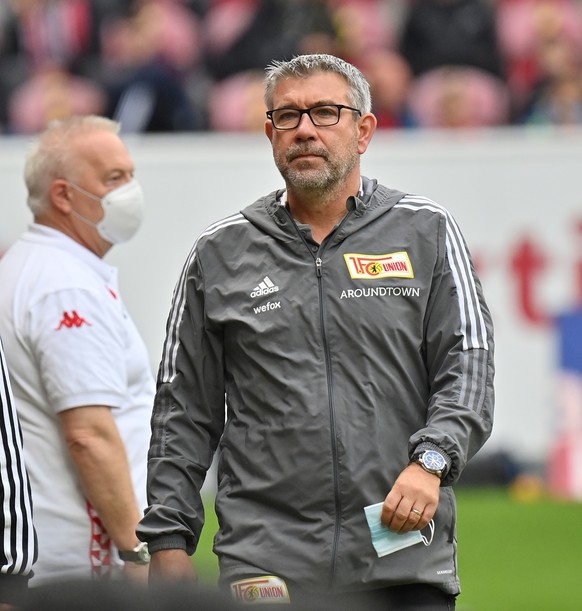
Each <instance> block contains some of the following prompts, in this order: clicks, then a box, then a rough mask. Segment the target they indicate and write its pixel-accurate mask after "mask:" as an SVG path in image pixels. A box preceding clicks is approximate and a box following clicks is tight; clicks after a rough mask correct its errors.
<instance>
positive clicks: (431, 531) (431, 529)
mask: <svg viewBox="0 0 582 611" xmlns="http://www.w3.org/2000/svg"><path fill="white" fill-rule="evenodd" d="M428 527H429V528H430V539H427V538H426V537H425V536H424V535H423V534H422V533H420V536H421V537H422V542H423V543H424V544H425V545H426V546H427V547H428V546H429V545H430V544H431V543H432V540H433V538H434V520H431V521H430V522H429V523H428Z"/></svg>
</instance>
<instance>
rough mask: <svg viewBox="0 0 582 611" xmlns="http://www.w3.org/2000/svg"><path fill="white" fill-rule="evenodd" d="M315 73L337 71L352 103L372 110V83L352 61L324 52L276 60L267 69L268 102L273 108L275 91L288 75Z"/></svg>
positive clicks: (296, 75) (356, 106)
mask: <svg viewBox="0 0 582 611" xmlns="http://www.w3.org/2000/svg"><path fill="white" fill-rule="evenodd" d="M316 72H335V73H336V74H339V75H340V76H342V77H343V78H344V79H345V80H346V82H347V84H348V86H349V91H348V97H349V98H350V104H352V105H353V106H354V108H358V109H359V110H360V111H361V112H362V114H364V113H367V112H370V111H371V110H372V97H371V95H370V85H369V83H368V81H367V80H366V79H365V78H364V75H363V74H362V73H361V72H360V71H359V70H358V69H357V68H356V67H355V66H352V64H349V63H348V62H346V61H344V60H343V59H340V58H339V57H335V56H334V55H327V54H323V53H318V54H313V55H298V56H295V57H294V58H293V59H291V60H289V61H278V60H276V61H273V62H272V63H271V64H269V66H267V69H266V76H265V104H266V105H267V108H272V104H273V93H274V91H275V87H276V86H277V84H278V83H279V81H281V80H283V79H287V78H305V77H308V76H311V75H312V74H314V73H316Z"/></svg>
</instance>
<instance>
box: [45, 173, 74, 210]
mask: <svg viewBox="0 0 582 611" xmlns="http://www.w3.org/2000/svg"><path fill="white" fill-rule="evenodd" d="M49 198H50V201H51V205H52V206H54V207H55V208H56V209H57V210H58V211H59V212H62V213H63V214H69V212H70V211H71V209H72V206H71V189H70V186H69V183H68V182H67V181H66V180H64V179H63V178H56V179H55V180H53V182H52V183H51V186H50V187H49Z"/></svg>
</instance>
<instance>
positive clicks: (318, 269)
mask: <svg viewBox="0 0 582 611" xmlns="http://www.w3.org/2000/svg"><path fill="white" fill-rule="evenodd" d="M322 263H323V261H322V260H321V258H320V257H317V259H315V272H316V273H317V277H318V278H321V265H322Z"/></svg>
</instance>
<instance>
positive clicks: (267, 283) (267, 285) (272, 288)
mask: <svg viewBox="0 0 582 611" xmlns="http://www.w3.org/2000/svg"><path fill="white" fill-rule="evenodd" d="M278 290H279V287H278V286H277V285H276V284H275V283H274V282H273V281H272V280H271V279H270V278H269V276H265V277H264V278H263V280H262V282H259V285H258V286H255V288H254V289H253V291H252V293H251V297H263V296H264V295H270V294H271V293H276V292H277V291H278Z"/></svg>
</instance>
